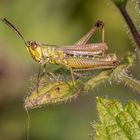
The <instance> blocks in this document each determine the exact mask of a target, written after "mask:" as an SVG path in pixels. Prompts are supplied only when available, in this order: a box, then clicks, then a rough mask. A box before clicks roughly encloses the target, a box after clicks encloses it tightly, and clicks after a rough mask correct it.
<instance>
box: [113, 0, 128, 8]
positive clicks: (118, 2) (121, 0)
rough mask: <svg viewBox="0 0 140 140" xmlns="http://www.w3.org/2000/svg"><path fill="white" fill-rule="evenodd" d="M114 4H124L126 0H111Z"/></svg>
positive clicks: (119, 5)
mask: <svg viewBox="0 0 140 140" xmlns="http://www.w3.org/2000/svg"><path fill="white" fill-rule="evenodd" d="M111 1H112V2H113V3H114V4H115V5H116V6H118V7H121V6H126V4H127V2H128V0H111Z"/></svg>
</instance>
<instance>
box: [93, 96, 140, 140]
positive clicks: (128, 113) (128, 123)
mask: <svg viewBox="0 0 140 140" xmlns="http://www.w3.org/2000/svg"><path fill="white" fill-rule="evenodd" d="M96 101H97V110H98V114H99V119H100V120H99V123H98V124H95V129H96V130H95V139H96V140H121V139H122V140H139V139H140V106H139V105H138V104H137V103H136V102H135V101H129V102H128V103H127V104H125V105H122V104H121V103H120V102H118V101H116V100H109V99H103V98H98V97H97V98H96Z"/></svg>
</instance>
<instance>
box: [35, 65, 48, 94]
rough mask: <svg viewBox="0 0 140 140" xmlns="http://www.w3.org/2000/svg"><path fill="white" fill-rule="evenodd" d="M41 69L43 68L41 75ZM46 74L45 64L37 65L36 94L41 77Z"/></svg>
mask: <svg viewBox="0 0 140 140" xmlns="http://www.w3.org/2000/svg"><path fill="white" fill-rule="evenodd" d="M42 68H43V72H42V73H41V71H42ZM45 72H46V64H44V65H42V64H39V70H38V75H37V83H36V84H37V92H39V90H38V89H39V84H40V79H41V77H42V76H43V75H44V74H45Z"/></svg>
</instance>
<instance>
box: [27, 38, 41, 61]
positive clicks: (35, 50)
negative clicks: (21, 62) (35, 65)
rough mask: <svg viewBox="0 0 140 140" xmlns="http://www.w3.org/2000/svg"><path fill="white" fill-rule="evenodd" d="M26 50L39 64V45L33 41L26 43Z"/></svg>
mask: <svg viewBox="0 0 140 140" xmlns="http://www.w3.org/2000/svg"><path fill="white" fill-rule="evenodd" d="M26 48H27V50H28V52H29V53H30V54H31V56H32V58H33V59H34V60H35V61H37V62H39V61H40V60H41V57H42V53H41V46H40V44H39V43H37V42H35V41H27V42H26Z"/></svg>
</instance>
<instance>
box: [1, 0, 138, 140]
mask: <svg viewBox="0 0 140 140" xmlns="http://www.w3.org/2000/svg"><path fill="white" fill-rule="evenodd" d="M127 10H128V11H129V13H130V15H131V17H132V19H133V21H134V23H135V24H136V25H137V26H138V24H139V23H140V18H139V14H138V9H137V7H135V1H134V0H133V1H129V3H128V5H127ZM0 11H1V12H0V17H1V18H4V17H5V18H7V19H9V20H10V21H11V22H12V23H13V24H14V25H15V26H16V27H17V28H18V29H19V30H20V31H21V32H22V34H23V36H25V38H27V39H29V40H36V41H40V42H45V43H49V44H59V45H61V44H63V45H64V44H74V42H76V41H77V40H78V39H80V37H82V35H84V33H86V32H87V31H88V30H89V29H90V28H91V27H92V25H93V24H95V22H96V21H97V20H98V19H100V20H103V21H104V23H105V40H106V42H107V44H108V46H109V50H108V52H115V53H116V54H117V55H118V56H119V59H121V58H122V57H123V56H124V55H125V54H126V53H127V51H135V48H136V46H135V45H134V43H133V41H132V39H129V38H131V35H130V33H128V29H127V27H126V24H125V22H124V20H123V18H122V17H121V15H120V13H119V11H118V9H117V8H116V7H115V6H114V5H113V4H112V3H111V2H110V1H109V0H74V1H72V0H40V1H38V0H24V1H23V0H0ZM138 28H139V27H138ZM99 41H100V32H97V33H95V36H94V37H92V39H91V40H90V42H99ZM136 52H137V55H138V56H139V51H138V50H137V51H136ZM139 66H140V65H139V61H138V60H137V62H136V63H135V65H134V67H133V68H132V69H131V72H132V73H133V75H134V76H135V78H136V79H140V73H139ZM52 67H53V66H52ZM37 71H38V64H37V63H36V62H34V60H32V58H31V56H30V55H29V54H28V53H27V51H26V49H25V47H24V44H23V42H22V41H21V39H19V38H18V37H17V35H16V34H15V33H13V31H11V30H10V29H9V28H8V27H7V26H5V25H4V24H3V23H2V22H0V140H25V139H26V135H27V131H26V128H27V114H26V112H25V109H24V106H23V104H24V98H25V97H26V96H27V94H28V90H29V78H30V76H32V75H33V74H35V73H37ZM96 96H100V97H107V98H113V99H117V100H119V101H121V102H126V101H127V100H131V99H134V100H137V101H138V103H140V95H138V94H137V93H136V92H135V91H132V90H131V89H129V88H127V87H125V86H124V85H118V84H115V83H113V84H111V85H110V84H105V85H102V86H100V87H98V88H97V89H96V90H94V91H90V93H89V94H87V95H83V96H81V97H79V98H77V99H76V100H73V101H71V102H68V103H62V104H56V105H49V106H47V107H45V108H40V109H35V110H32V111H31V112H30V117H31V122H30V130H29V137H30V140H88V139H90V134H92V133H93V131H92V129H91V127H90V122H92V121H93V120H95V121H97V120H98V119H97V112H96V103H95V97H96Z"/></svg>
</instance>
